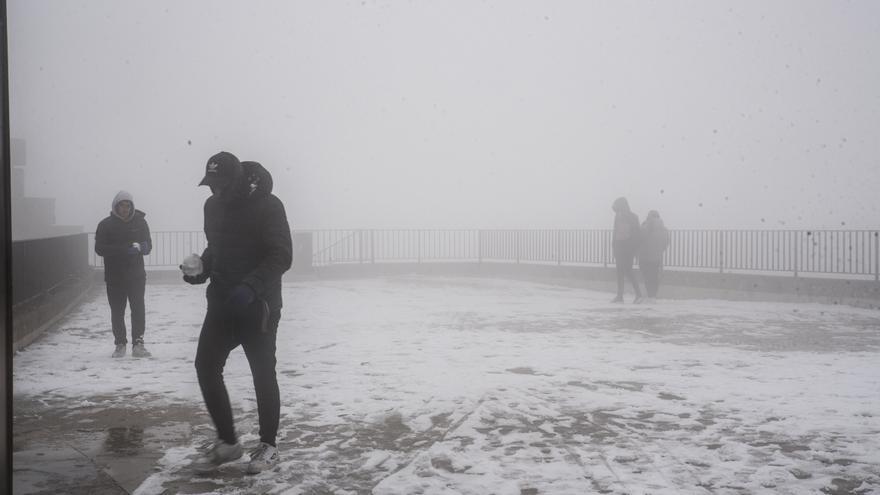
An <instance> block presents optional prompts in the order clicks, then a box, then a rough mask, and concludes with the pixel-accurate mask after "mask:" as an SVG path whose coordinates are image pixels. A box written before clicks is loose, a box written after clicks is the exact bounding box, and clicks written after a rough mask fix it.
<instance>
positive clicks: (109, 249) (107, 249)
mask: <svg viewBox="0 0 880 495" xmlns="http://www.w3.org/2000/svg"><path fill="white" fill-rule="evenodd" d="M107 229H108V227H107V222H106V221H102V222H101V223H99V224H98V228H97V229H96V230H95V253H97V254H98V256H103V257H107V256H111V257H114V256H125V255H126V254H127V252H128V245H127V244H124V243H117V244H112V243H111V242H110V234H109V232H107Z"/></svg>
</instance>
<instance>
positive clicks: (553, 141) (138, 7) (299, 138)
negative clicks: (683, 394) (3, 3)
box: [7, 0, 880, 230]
mask: <svg viewBox="0 0 880 495" xmlns="http://www.w3.org/2000/svg"><path fill="white" fill-rule="evenodd" d="M7 8H8V22H9V52H10V53H9V71H10V75H9V78H10V81H9V82H10V119H11V135H12V137H14V138H23V139H25V140H26V141H27V162H28V163H27V167H26V168H27V182H26V187H25V192H26V194H28V195H30V196H50V197H56V198H57V204H58V209H57V213H56V217H57V222H58V223H59V224H77V225H83V226H84V228H85V229H86V230H94V227H95V225H96V224H97V222H98V221H99V220H100V219H101V218H102V217H104V216H106V215H107V214H108V212H109V209H110V202H111V199H112V198H113V196H114V195H115V193H116V192H117V191H118V190H119V189H126V190H128V191H130V192H131V193H132V194H133V195H134V198H135V204H136V206H137V207H138V208H139V209H142V210H144V211H146V212H147V214H148V216H147V220H148V221H149V222H150V226H151V228H152V229H153V230H171V229H198V228H200V227H201V220H202V204H203V201H204V199H205V198H206V197H207V195H208V194H209V193H208V191H207V189H206V188H198V187H196V184H197V183H198V182H199V180H200V178H201V176H202V173H203V172H204V164H205V161H206V160H207V158H208V157H209V156H211V155H212V154H214V153H216V152H217V151H220V150H227V151H230V152H232V153H235V154H236V155H237V156H239V158H241V159H243V160H256V161H259V162H261V163H262V164H263V165H264V166H265V167H266V168H267V169H269V170H270V171H271V172H272V174H273V176H274V180H275V192H276V194H277V195H278V196H279V197H281V199H282V200H283V201H284V202H285V205H286V207H287V210H288V215H289V217H290V219H291V225H292V226H293V227H294V228H370V227H374V228H388V227H402V228H405V227H409V228H415V227H420V228H434V227H437V228H478V227H483V228H493V227H497V228H505V227H509V228H513V227H516V228H553V227H560V228H608V227H609V226H610V224H611V221H612V215H613V214H612V211H611V203H612V201H613V200H614V199H615V198H616V197H618V196H626V197H627V198H628V199H629V201H630V204H631V206H632V207H633V209H634V211H635V212H636V213H637V214H639V217H640V218H644V216H645V213H646V212H647V211H648V210H649V209H657V210H659V211H660V213H661V216H662V217H664V219H665V220H666V223H667V225H668V226H669V227H671V228H820V227H826V228H877V227H878V223H880V222H878V218H880V217H878V213H880V199H878V198H880V195H878V194H877V191H878V190H880V51H878V50H880V3H878V2H874V1H868V0H866V1H853V2H843V1H836V0H835V1H820V2H817V1H794V0H792V1H763V0H762V1H748V2H703V1H692V2H676V1H662V2H648V1H639V2H618V1H613V2H612V1H608V2H585V1H552V2H545V1H540V2H538V1H519V0H503V1H502V0H499V1H483V2H478V1H475V0H460V1H369V0H368V1H331V2H323V1H317V0H316V1H299V2H288V1H277V2H268V1H261V2H232V1H223V2H220V1H210V2H209V1H187V2H178V1H165V2H161V1H149V2H147V1H129V2H118V1H112V0H108V1H91V0H89V1H83V0H81V1H72V0H63V1H62V0H56V1H49V0H41V1H33V0H7Z"/></svg>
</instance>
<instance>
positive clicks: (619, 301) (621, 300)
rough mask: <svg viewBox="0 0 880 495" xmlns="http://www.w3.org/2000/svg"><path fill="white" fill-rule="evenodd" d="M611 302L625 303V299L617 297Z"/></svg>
mask: <svg viewBox="0 0 880 495" xmlns="http://www.w3.org/2000/svg"><path fill="white" fill-rule="evenodd" d="M611 302H613V303H622V302H623V297H622V296H617V297H615V298H614V299H612V300H611Z"/></svg>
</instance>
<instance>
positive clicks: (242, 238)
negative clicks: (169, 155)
mask: <svg viewBox="0 0 880 495" xmlns="http://www.w3.org/2000/svg"><path fill="white" fill-rule="evenodd" d="M242 166H243V168H244V174H243V176H242V178H241V180H240V181H239V183H238V184H234V185H233V186H231V187H232V191H231V197H229V198H221V197H218V196H217V195H214V196H211V197H210V198H208V200H207V201H205V236H206V237H207V238H208V247H207V248H205V251H204V252H203V253H202V262H203V263H204V270H205V271H204V275H203V276H205V277H210V278H211V285H210V286H209V287H208V297H216V298H219V299H221V300H225V298H226V296H227V295H228V293H229V290H230V289H232V288H233V287H235V286H236V285H238V284H242V283H243V284H247V285H248V286H250V287H251V288H252V289H253V290H254V292H256V295H257V297H258V298H259V299H263V300H264V301H266V302H267V303H268V305H269V309H270V310H277V309H280V308H281V306H282V301H281V275H282V274H283V273H284V272H286V271H287V270H288V269H289V268H290V265H291V259H292V253H293V251H292V244H291V240H290V226H289V225H288V223H287V214H286V213H285V211H284V204H282V203H281V200H280V199H278V197H276V196H275V195H273V194H272V175H271V174H269V171H267V170H266V169H265V168H263V166H262V165H260V164H259V163H256V162H242Z"/></svg>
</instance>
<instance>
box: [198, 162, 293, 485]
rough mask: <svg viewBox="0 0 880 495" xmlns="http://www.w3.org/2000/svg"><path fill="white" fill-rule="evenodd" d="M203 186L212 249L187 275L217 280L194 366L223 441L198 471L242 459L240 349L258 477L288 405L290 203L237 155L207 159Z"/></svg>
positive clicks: (273, 456) (252, 467)
mask: <svg viewBox="0 0 880 495" xmlns="http://www.w3.org/2000/svg"><path fill="white" fill-rule="evenodd" d="M199 185H200V186H201V185H206V186H209V187H210V188H211V192H212V195H211V197H209V198H208V199H207V200H206V201H205V207H204V215H205V219H204V227H205V236H206V237H207V240H208V244H207V247H206V248H205V250H204V251H203V252H202V254H201V269H202V271H201V273H196V274H187V272H184V273H185V274H184V276H183V279H184V280H185V281H186V282H188V283H190V284H201V283H204V282H206V281H208V280H209V279H210V284H209V285H208V289H207V291H206V295H207V299H208V310H207V314H206V315H205V320H204V323H203V324H202V330H201V334H200V335H199V343H198V349H197V351H196V358H195V367H196V374H197V376H198V380H199V386H200V387H201V390H202V396H203V397H204V400H205V406H206V407H207V409H208V413H209V414H210V415H211V419H212V420H213V422H214V426H215V427H216V429H217V440H216V441H215V442H214V444H213V446H212V447H211V448H210V449H209V450H208V451H207V452H206V453H205V455H204V456H202V457H200V458H199V459H197V460H196V461H195V462H194V465H193V468H194V469H195V470H196V471H198V472H210V471H213V470H214V469H216V467H217V466H219V465H221V464H224V463H226V462H229V461H233V460H235V459H238V458H239V457H241V456H242V447H241V445H240V444H239V442H238V439H237V437H236V433H235V426H234V421H233V418H232V407H231V406H230V402H229V395H228V393H227V391H226V387H225V385H224V383H223V367H224V365H225V363H226V360H227V358H228V356H229V353H230V352H231V351H232V350H233V349H234V348H236V347H238V346H239V345H241V346H242V348H243V349H244V353H245V356H246V357H247V360H248V363H249V365H250V368H251V374H252V375H253V381H254V389H255V392H256V396H257V415H258V418H259V426H260V432H259V433H260V443H259V445H257V446H256V448H255V449H254V450H253V451H252V452H251V453H250V462H249V464H248V465H247V468H246V470H247V473H249V474H256V473H259V472H261V471H264V470H266V469H269V468H270V467H271V466H272V465H274V464H275V463H277V461H278V451H277V447H276V436H277V433H278V424H279V417H280V413H281V402H280V397H279V391H278V381H277V378H276V374H275V363H276V359H275V342H276V334H277V330H278V322H279V320H280V318H281V306H282V299H281V275H282V274H283V273H284V272H285V271H287V270H288V269H289V268H290V266H291V262H292V254H293V251H292V244H291V236H290V226H289V225H288V222H287V215H286V213H285V210H284V205H283V204H282V202H281V200H280V199H278V197H276V196H275V195H273V194H272V176H271V174H270V173H269V172H268V171H267V170H266V169H265V168H263V166H262V165H260V164H259V163H257V162H247V161H246V162H240V161H239V160H238V158H236V157H235V155H233V154H232V153H228V152H220V153H218V154H216V155H214V156H213V157H211V158H210V159H209V160H208V163H207V165H206V166H205V176H204V178H203V179H202V181H201V182H200V183H199ZM181 269H184V267H183V266H181ZM190 273H192V272H190Z"/></svg>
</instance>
